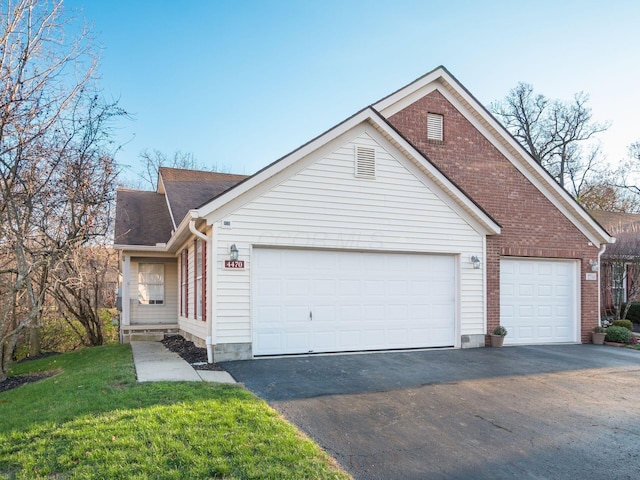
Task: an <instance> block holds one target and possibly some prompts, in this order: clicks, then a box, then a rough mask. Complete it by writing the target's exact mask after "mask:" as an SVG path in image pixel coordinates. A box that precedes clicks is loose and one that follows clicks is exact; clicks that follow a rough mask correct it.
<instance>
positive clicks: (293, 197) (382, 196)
mask: <svg viewBox="0 0 640 480" xmlns="http://www.w3.org/2000/svg"><path fill="white" fill-rule="evenodd" d="M366 130H367V131H365V132H362V133H359V134H358V136H357V137H355V138H353V139H352V140H351V141H348V142H346V143H344V144H343V145H342V146H340V147H337V148H336V150H335V151H333V152H332V153H330V154H327V155H325V156H323V157H322V158H319V159H317V160H315V161H314V162H309V165H308V166H307V167H306V168H303V169H302V170H300V171H299V172H297V173H296V174H293V175H292V176H291V177H290V178H288V179H287V180H285V181H283V182H282V183H280V184H279V185H277V186H275V187H274V188H272V189H271V190H269V191H267V192H266V193H264V194H262V195H260V196H259V197H257V198H255V199H254V200H252V201H250V202H248V203H246V204H245V205H244V206H242V207H241V208H238V209H237V210H235V211H234V212H233V213H231V214H230V215H228V216H227V217H225V220H229V221H231V224H232V228H230V229H220V228H218V229H217V230H216V231H215V235H216V236H217V242H216V245H217V250H216V264H215V268H217V275H218V278H217V292H214V295H215V298H214V303H215V305H216V307H217V311H216V313H215V317H214V336H215V341H216V342H217V343H242V342H251V340H252V324H251V315H252V312H251V249H252V248H253V247H254V246H256V247H258V246H276V247H294V248H320V249H339V250H359V251H377V252H413V253H436V254H453V255H458V258H459V259H460V260H459V266H457V267H456V268H459V270H460V272H461V273H460V275H459V280H458V282H459V284H458V285H457V289H459V291H460V295H459V300H460V301H459V303H458V305H459V306H458V307H457V308H458V309H459V311H458V312H457V317H458V320H457V321H458V322H459V323H460V333H461V334H462V335H465V334H483V333H484V332H485V320H484V318H485V317H484V309H485V304H484V284H483V271H484V270H483V269H480V270H476V269H473V267H472V265H471V263H470V262H468V258H469V257H470V256H471V255H480V256H481V258H482V257H483V247H484V238H483V236H482V235H481V234H480V233H478V232H477V231H476V230H474V229H473V228H472V227H471V226H470V225H469V224H468V223H467V222H466V221H465V220H464V219H462V218H461V217H460V216H459V215H458V214H457V213H456V212H454V211H453V209H452V208H451V207H450V206H449V205H448V203H447V201H445V200H443V199H441V198H439V197H438V195H436V194H435V193H434V191H433V189H432V188H430V187H429V183H428V181H426V180H421V179H423V176H422V174H421V172H420V171H418V169H417V167H415V166H414V165H413V164H411V163H410V162H409V161H408V160H407V159H406V158H405V157H404V156H403V155H402V154H401V153H400V152H398V151H397V150H395V149H394V148H393V147H392V146H391V145H390V144H388V143H386V141H385V140H384V139H383V138H381V137H380V136H379V134H378V132H376V131H375V130H373V129H370V128H367V129H366ZM374 138H375V140H374ZM355 147H367V148H372V149H375V152H376V179H375V180H372V181H368V182H363V181H361V180H360V179H358V178H355V177H354V166H353V162H354V151H355ZM390 152H393V154H391V153H390ZM234 243H235V244H236V245H237V246H238V249H239V250H240V259H241V260H244V261H245V265H246V268H245V270H240V271H233V270H223V269H222V261H223V260H224V259H225V258H228V252H229V246H230V245H231V244H234ZM465 259H466V260H465Z"/></svg>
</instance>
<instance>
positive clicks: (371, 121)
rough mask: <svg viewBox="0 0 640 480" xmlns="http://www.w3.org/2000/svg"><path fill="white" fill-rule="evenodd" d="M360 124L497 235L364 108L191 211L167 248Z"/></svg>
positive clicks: (486, 218)
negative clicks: (200, 221) (192, 224)
mask: <svg viewBox="0 0 640 480" xmlns="http://www.w3.org/2000/svg"><path fill="white" fill-rule="evenodd" d="M360 124H367V125H369V126H371V127H373V128H374V129H375V130H376V131H377V132H378V133H380V134H381V135H382V136H384V137H385V139H386V140H388V141H389V142H391V144H392V145H393V146H394V147H395V148H397V149H398V150H399V151H400V152H401V153H402V154H403V155H404V156H406V157H407V158H408V159H409V160H410V161H411V162H413V163H414V164H415V165H416V166H417V167H418V168H419V169H420V170H421V171H422V172H423V173H424V174H425V175H426V176H427V177H428V179H429V180H430V181H431V182H432V184H433V185H434V187H435V188H436V189H437V191H438V193H439V194H440V196H441V198H442V197H447V198H450V199H452V202H451V203H452V204H453V206H454V207H455V208H456V209H457V211H458V213H459V214H461V215H462V216H464V217H465V218H466V219H467V221H469V222H470V223H471V224H473V225H474V227H475V228H476V229H478V230H482V231H483V232H484V233H485V234H487V235H494V234H499V233H500V230H501V228H500V225H499V224H498V223H497V222H496V221H495V220H494V219H493V218H491V216H490V215H489V214H488V213H487V212H485V211H484V210H483V209H482V207H480V206H479V205H478V204H477V203H476V202H475V201H474V200H473V199H472V198H470V197H469V196H468V195H467V194H466V193H465V192H464V191H463V190H462V189H460V188H459V187H458V186H457V185H456V184H455V183H454V182H453V181H452V180H450V179H449V178H448V177H447V176H446V175H444V174H443V173H442V172H441V171H440V170H439V169H438V168H437V167H436V166H435V165H434V164H433V163H431V162H430V161H429V160H428V159H427V158H426V157H424V155H422V153H420V152H419V151H418V150H417V149H416V148H415V147H413V145H411V143H410V142H408V141H407V140H406V139H405V138H404V137H403V136H402V135H401V134H400V133H399V132H398V131H397V130H396V129H395V128H394V127H393V126H392V125H391V124H389V122H387V120H386V119H385V118H383V117H382V116H381V115H380V114H379V113H378V112H376V111H375V110H374V109H373V108H371V107H367V108H365V109H363V110H361V111H360V112H358V113H356V114H355V115H353V116H351V117H349V118H348V119H346V120H345V121H343V122H342V123H340V124H338V125H336V126H335V127H333V128H332V129H330V130H328V131H326V132H325V133H323V134H321V135H320V136H318V137H316V138H315V139H313V140H311V141H310V142H308V143H306V144H304V145H302V146H301V147H299V148H298V149H296V150H294V151H293V152H291V153H290V154H288V155H285V156H284V157H282V158H280V159H278V160H276V161H275V162H273V163H272V164H270V165H268V166H267V167H265V168H263V169H262V170H260V171H259V172H257V173H256V174H254V175H252V176H250V177H248V178H245V179H244V180H243V181H242V182H240V183H238V184H237V185H236V186H234V187H232V188H230V189H229V190H227V191H225V192H223V193H221V194H220V195H218V196H217V197H215V198H213V199H212V200H211V201H210V202H208V203H206V204H204V205H202V206H201V207H199V208H195V209H193V210H191V211H190V212H189V216H188V217H185V218H184V219H183V220H182V222H181V224H180V225H179V226H178V228H177V231H176V235H175V236H174V237H173V238H172V239H171V242H170V243H169V245H168V246H167V248H168V249H171V248H174V247H176V248H177V246H178V244H179V243H180V242H181V241H182V240H184V237H185V235H186V234H187V232H188V223H189V222H188V220H189V217H190V218H191V219H197V218H203V217H205V216H210V215H213V216H214V217H215V218H210V220H211V221H216V220H217V219H219V218H222V217H223V216H224V215H226V214H227V210H228V209H230V208H233V202H234V201H235V200H236V199H242V201H246V200H247V198H251V196H252V195H257V194H256V193H255V192H256V191H257V190H258V187H259V186H260V185H262V184H265V183H267V182H269V181H276V182H277V181H280V179H282V178H283V177H282V175H286V172H285V170H287V168H288V167H291V166H292V165H294V164H295V163H297V162H298V161H300V160H302V159H303V158H306V157H307V156H309V155H312V154H314V152H317V151H318V150H320V149H322V148H326V146H327V145H329V144H331V142H333V141H340V138H341V137H342V136H343V135H344V134H347V133H348V132H349V131H351V130H352V129H354V128H355V127H357V126H358V125H360ZM245 197H246V198H245Z"/></svg>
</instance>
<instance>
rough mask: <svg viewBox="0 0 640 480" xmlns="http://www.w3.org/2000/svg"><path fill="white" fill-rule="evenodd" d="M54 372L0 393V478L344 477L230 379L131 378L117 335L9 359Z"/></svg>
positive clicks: (17, 370) (20, 369) (27, 368)
mask: <svg viewBox="0 0 640 480" xmlns="http://www.w3.org/2000/svg"><path fill="white" fill-rule="evenodd" d="M45 370H60V373H59V374H57V375H55V376H53V377H50V378H47V379H44V380H41V381H39V382H36V383H31V384H27V385H23V386H21V387H19V388H16V389H14V390H9V391H6V392H2V393H0V478H3V479H13V478H16V479H36V478H43V479H44V478H46V479H62V478H64V479H99V478H103V479H118V478H123V479H125V478H126V479H186V478H189V479H205V478H206V479H208V478H223V479H245V478H246V479H249V478H256V479H258V478H259V479H263V478H264V479H296V480H299V479H325V478H326V479H348V478H351V477H350V476H349V475H347V474H346V473H344V472H342V471H341V470H340V469H339V468H338V467H337V466H336V465H335V463H334V462H333V461H332V459H331V458H330V457H329V456H327V455H326V454H325V453H324V452H323V451H322V450H321V449H320V448H319V447H318V446H317V445H315V444H314V443H313V442H311V441H310V440H309V439H307V438H306V437H303V435H302V434H300V433H299V432H298V431H297V429H296V428H295V427H293V426H292V425H290V424H289V423H287V422H286V421H284V420H283V419H282V418H281V417H280V416H279V415H278V413H277V412H275V411H274V410H273V409H271V408H270V407H269V406H268V405H267V404H266V403H265V402H263V401H262V400H260V399H258V398H256V397H255V396H253V395H252V394H251V393H249V392H247V391H246V390H244V389H242V388H241V387H238V386H234V385H214V384H207V383H201V382H198V383H190V382H181V383H168V382H161V383H144V384H137V383H136V381H135V373H134V367H133V361H132V357H131V349H130V347H129V346H128V345H114V346H105V347H96V348H88V349H84V350H80V351H77V352H73V353H69V354H64V355H57V356H52V357H47V358H42V359H39V360H33V361H30V362H25V363H21V364H16V365H14V368H13V374H14V375H19V374H25V373H31V372H38V371H45Z"/></svg>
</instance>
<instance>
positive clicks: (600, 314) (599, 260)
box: [598, 243, 607, 327]
mask: <svg viewBox="0 0 640 480" xmlns="http://www.w3.org/2000/svg"><path fill="white" fill-rule="evenodd" d="M606 249H607V244H606V243H603V244H602V245H600V249H599V250H598V326H600V327H601V326H602V277H601V275H602V260H601V258H600V257H602V254H603V253H604V252H605V250H606Z"/></svg>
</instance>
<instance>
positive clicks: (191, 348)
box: [161, 335, 224, 371]
mask: <svg viewBox="0 0 640 480" xmlns="http://www.w3.org/2000/svg"><path fill="white" fill-rule="evenodd" d="M161 343H162V344H163V345H164V346H165V347H167V349H169V350H171V351H172V352H175V353H177V354H178V355H180V356H181V357H182V359H183V360H185V361H186V362H188V363H190V364H191V366H192V367H193V368H195V369H196V370H218V371H223V370H224V368H222V367H221V366H219V365H217V364H215V363H207V349H206V348H200V347H196V346H195V344H194V343H193V342H191V341H189V340H187V339H185V338H184V337H183V336H181V335H166V336H165V337H164V340H162V341H161Z"/></svg>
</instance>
